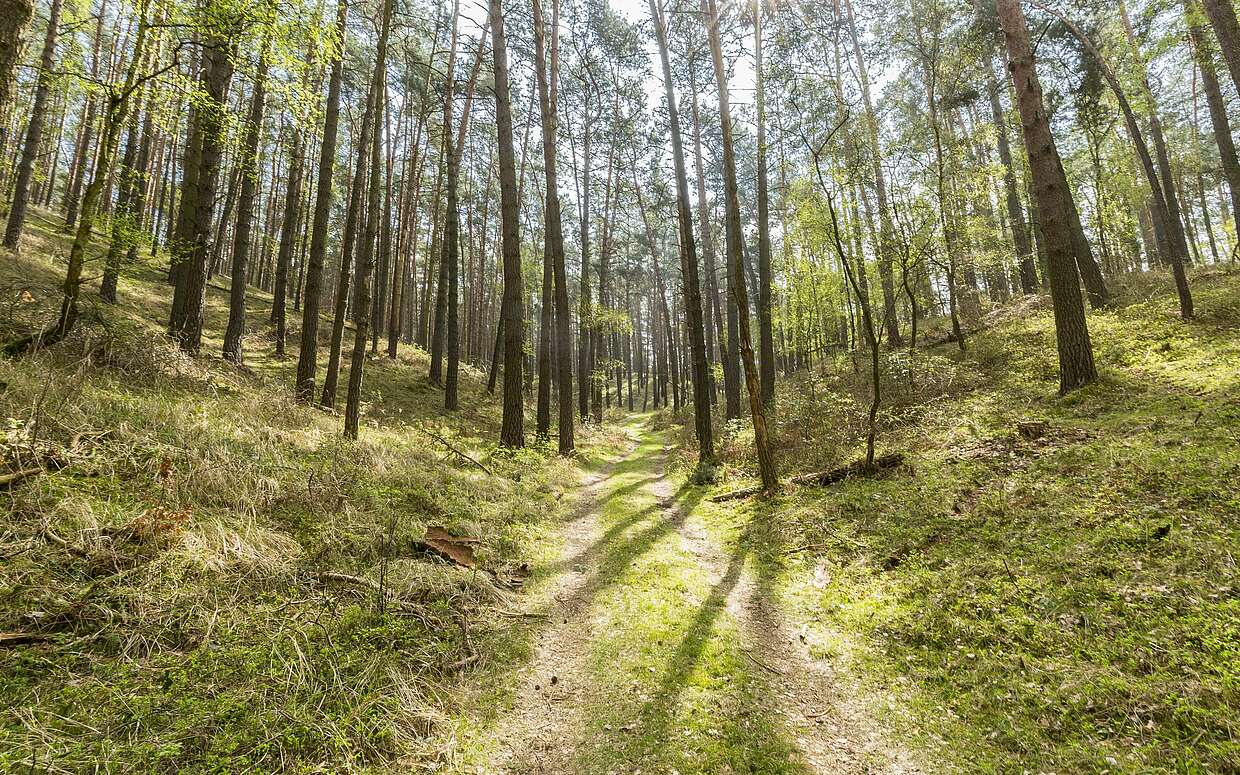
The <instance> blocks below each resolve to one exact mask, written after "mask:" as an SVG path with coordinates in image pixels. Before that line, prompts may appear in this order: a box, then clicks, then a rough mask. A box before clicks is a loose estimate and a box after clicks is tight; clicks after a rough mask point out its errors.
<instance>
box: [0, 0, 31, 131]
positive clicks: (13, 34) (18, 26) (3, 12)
mask: <svg viewBox="0 0 1240 775" xmlns="http://www.w3.org/2000/svg"><path fill="white" fill-rule="evenodd" d="M32 15H34V3H33V2H32V0H0V125H5V126H7V124H8V116H9V104H10V103H12V102H13V86H14V85H15V84H16V83H17V79H16V78H14V77H13V71H14V70H16V69H17V60H18V58H19V57H20V56H21V49H22V42H23V38H24V37H25V35H26V25H27V24H29V23H30V17H31V16H32ZM4 139H5V138H4V137H3V136H0V141H2V140H4ZM4 145H5V144H4V143H3V142H0V149H2V148H4Z"/></svg>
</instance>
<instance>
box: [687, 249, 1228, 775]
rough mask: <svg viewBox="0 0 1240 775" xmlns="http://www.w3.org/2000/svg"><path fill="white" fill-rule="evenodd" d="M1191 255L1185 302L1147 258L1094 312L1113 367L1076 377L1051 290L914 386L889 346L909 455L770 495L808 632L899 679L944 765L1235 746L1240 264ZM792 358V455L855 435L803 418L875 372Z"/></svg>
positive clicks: (787, 585)
mask: <svg viewBox="0 0 1240 775" xmlns="http://www.w3.org/2000/svg"><path fill="white" fill-rule="evenodd" d="M1156 279H1157V278H1155V280H1154V281H1156ZM1193 279H1194V293H1195V300H1196V302H1197V305H1198V309H1199V311H1200V312H1199V317H1198V319H1197V320H1196V321H1193V322H1191V323H1184V322H1182V321H1180V320H1178V319H1177V318H1176V317H1175V314H1174V313H1175V299H1174V296H1173V295H1171V294H1168V293H1166V292H1165V291H1155V290H1152V286H1150V285H1149V283H1151V282H1154V281H1151V280H1148V279H1145V280H1142V279H1140V278H1136V279H1133V280H1130V281H1129V282H1130V283H1131V284H1132V287H1127V288H1124V289H1123V298H1124V299H1125V301H1124V302H1123V303H1122V305H1121V306H1119V307H1117V308H1116V309H1114V310H1110V311H1105V312H1095V313H1091V314H1090V317H1089V324H1090V330H1091V333H1092V334H1093V339H1094V346H1095V352H1096V356H1097V359H1098V363H1099V368H1100V371H1101V378H1100V379H1099V381H1098V382H1097V383H1096V384H1095V385H1092V386H1090V387H1088V388H1086V389H1084V390H1080V391H1077V392H1075V393H1072V394H1070V395H1068V396H1066V397H1063V398H1060V397H1058V396H1057V395H1056V372H1055V368H1056V365H1055V360H1054V350H1053V342H1054V339H1053V328H1052V321H1051V320H1050V315H1049V313H1048V312H1047V311H1044V310H1037V309H1032V310H1030V311H1028V312H1026V313H1025V314H1021V315H1016V316H1013V317H1012V318H1011V319H1009V320H1007V321H1006V322H1003V323H1001V324H999V325H996V326H994V327H992V328H990V329H989V330H987V331H985V332H984V333H982V334H980V335H978V336H976V337H974V338H973V339H972V340H971V341H970V349H969V352H968V353H966V354H964V355H960V354H959V353H957V352H955V351H954V350H953V347H954V346H952V347H944V348H939V349H938V350H936V351H933V352H931V353H926V354H919V356H918V358H917V360H916V361H915V362H914V368H915V369H916V382H917V385H918V387H917V389H916V390H915V391H910V390H908V389H907V387H903V388H902V387H900V386H899V385H898V384H896V383H897V381H898V380H899V379H901V378H903V376H906V375H904V372H905V371H906V369H907V365H908V362H907V359H906V358H904V357H903V356H901V357H892V358H890V359H889V363H888V371H889V374H890V375H891V382H892V384H891V386H890V387H889V390H888V392H889V394H890V395H892V396H893V403H892V404H889V405H888V407H887V410H886V412H885V415H884V429H883V432H882V434H881V436H880V445H881V447H882V448H883V449H891V450H902V451H904V452H906V453H907V454H908V456H909V465H908V466H907V467H906V468H904V469H902V470H899V471H897V472H895V473H892V474H889V475H886V476H882V477H880V478H876V479H860V480H853V481H849V482H846V483H844V484H841V485H837V486H835V487H832V488H829V489H826V490H817V489H807V488H801V489H797V490H795V491H790V492H787V493H785V494H783V495H782V496H780V497H778V498H775V499H772V500H770V501H766V502H762V503H760V504H758V505H756V508H757V509H758V517H757V518H758V519H759V520H760V521H761V522H762V523H763V524H764V525H766V530H765V532H764V535H763V538H762V542H761V544H760V545H759V546H757V547H756V549H755V551H756V552H757V553H758V554H759V555H760V557H761V561H762V562H764V563H766V564H768V565H769V566H771V568H772V573H773V575H774V577H775V588H776V589H777V590H778V592H779V595H780V596H781V598H782V600H783V604H784V606H785V607H786V608H787V609H788V610H789V611H790V612H791V613H792V615H793V616H794V617H795V618H797V619H799V620H801V621H803V622H805V623H806V624H807V626H808V628H809V629H810V631H811V632H812V642H813V643H814V647H815V650H816V652H817V653H818V654H819V655H820V656H821V657H822V658H824V659H827V660H831V661H832V662H833V663H835V664H838V665H840V666H844V667H847V668H848V669H849V670H850V672H852V673H853V674H854V675H855V676H857V677H858V678H859V680H863V681H864V682H866V683H867V684H868V685H869V686H870V687H871V688H872V689H874V690H876V691H877V690H885V689H894V690H896V691H897V692H898V694H899V696H900V698H901V700H900V703H901V706H902V707H901V709H900V710H899V711H897V712H895V713H892V714H889V715H890V716H891V721H892V723H895V724H897V725H899V726H901V727H902V728H904V729H905V730H906V731H907V733H908V734H909V735H910V736H911V737H912V738H913V739H916V740H919V741H920V744H921V745H922V746H924V747H926V748H929V749H931V750H932V752H933V754H932V755H933V756H934V757H935V759H936V760H937V761H939V762H941V763H942V765H943V767H944V769H955V770H956V771H961V772H996V773H998V772H1021V771H1028V772H1051V771H1058V772H1111V773H1121V772H1124V773H1154V772H1167V773H1171V772H1181V773H1206V772H1211V773H1228V772H1238V771H1240V765H1237V762H1240V710H1238V709H1240V571H1238V570H1237V567H1236V559H1235V558H1236V551H1237V547H1240V520H1238V517H1240V484H1238V482H1240V479H1238V477H1237V473H1240V444H1238V443H1237V442H1238V441H1240V304H1238V303H1237V301H1236V300H1237V299H1240V277H1237V276H1236V275H1234V274H1222V273H1204V272H1202V273H1198V274H1197V275H1196V276H1195V277H1194V278H1193ZM902 375H903V376H902ZM798 379H799V381H800V382H799V388H797V389H794V390H786V391H785V392H783V393H782V394H781V395H780V404H779V407H780V411H779V412H778V414H777V416H776V418H775V422H774V426H775V427H776V428H778V429H779V430H778V434H779V436H777V438H778V441H779V443H780V445H781V446H780V447H779V449H781V450H796V451H797V455H796V456H795V457H794V456H792V455H788V454H785V455H783V456H782V457H783V460H782V462H783V464H784V466H785V468H786V469H787V468H792V467H796V464H794V463H792V462H791V461H792V460H797V461H798V463H800V464H801V465H804V466H805V467H809V468H818V467H825V466H826V465H831V464H836V463H839V462H844V461H846V460H849V459H854V458H855V457H856V456H857V455H859V454H860V451H859V450H858V448H857V447H856V445H855V443H854V441H853V440H854V439H856V438H857V435H856V434H855V433H854V432H840V433H839V434H838V435H837V434H831V433H828V434H824V437H823V439H822V440H823V441H826V442H827V443H826V444H823V445H822V447H820V448H819V449H817V450H814V451H813V452H801V450H802V449H803V445H804V444H805V443H806V442H805V441H804V436H803V434H802V429H804V428H810V429H813V428H817V427H832V428H840V427H843V428H852V427H854V426H856V425H857V424H858V423H859V422H860V420H859V418H860V416H861V415H862V413H863V411H864V408H863V407H864V402H865V400H866V398H867V391H868V387H867V386H866V385H865V383H864V379H863V378H854V376H853V374H852V372H851V369H850V368H849V366H848V364H847V363H846V362H844V363H839V364H836V366H835V367H834V368H832V369H830V370H826V371H822V372H819V373H818V374H816V375H814V377H813V379H812V387H811V388H810V389H806V385H807V383H810V382H811V380H810V378H809V377H807V376H804V375H802V376H801V377H799V378H798ZM811 390H812V396H811V395H810V394H811ZM1029 419H1037V420H1043V421H1046V422H1047V423H1048V426H1049V431H1048V433H1047V434H1046V435H1045V437H1043V438H1039V439H1027V438H1025V437H1023V436H1022V435H1021V434H1020V433H1018V432H1017V430H1016V427H1015V426H1016V423H1017V422H1018V421H1021V420H1029ZM730 443H731V445H732V446H731V448H730V449H731V456H730V457H729V460H728V462H729V463H730V471H731V474H732V475H733V476H734V477H736V476H739V477H740V478H741V479H742V480H743V479H745V477H746V476H752V473H751V472H750V470H749V468H748V465H747V464H746V460H747V459H748V458H747V454H746V453H747V452H748V444H749V442H748V441H747V440H746V439H745V437H744V434H743V433H741V432H736V433H734V434H733V435H732V437H731V442H730ZM687 459H688V457H687V455H686V460H687ZM802 461H804V462H802ZM790 472H791V471H786V473H790ZM733 486H736V485H735V484H728V485H725V487H726V488H730V487H733Z"/></svg>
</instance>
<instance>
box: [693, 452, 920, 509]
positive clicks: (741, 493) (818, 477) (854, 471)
mask: <svg viewBox="0 0 1240 775" xmlns="http://www.w3.org/2000/svg"><path fill="white" fill-rule="evenodd" d="M903 462H904V455H903V454H902V453H899V452H891V453H889V454H886V455H883V456H882V457H877V458H875V459H874V463H873V464H871V465H867V464H866V462H865V461H864V460H857V461H854V462H852V463H849V464H848V465H846V466H841V467H839V468H833V469H831V470H829V471H818V472H816V473H812V474H801V475H800V476H794V477H792V479H791V480H790V481H791V482H792V484H802V485H816V486H819V487H825V486H826V485H829V484H836V483H838V482H842V481H844V480H845V479H849V478H851V477H854V476H863V475H864V476H868V475H871V474H874V473H876V472H878V471H882V470H884V469H887V468H895V467H896V466H898V465H900V464H901V463H903ZM760 492H762V488H761V487H760V486H759V487H745V488H742V489H740V490H732V491H731V492H725V493H721V494H719V495H714V496H712V497H710V498H707V500H709V501H710V502H711V503H721V502H723V501H731V500H737V499H739V498H748V497H749V496H750V495H757V494H758V493H760Z"/></svg>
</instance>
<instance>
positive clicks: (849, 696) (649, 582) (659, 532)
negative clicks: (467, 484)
mask: <svg viewBox="0 0 1240 775" xmlns="http://www.w3.org/2000/svg"><path fill="white" fill-rule="evenodd" d="M624 429H625V432H626V434H627V436H628V438H629V443H628V445H627V449H626V450H624V451H623V452H621V453H620V454H618V455H616V456H614V457H613V458H611V459H609V460H607V461H605V462H604V463H603V464H602V465H601V466H600V467H598V468H597V469H596V470H594V471H593V472H592V473H590V474H589V475H588V478H587V479H586V483H585V489H584V492H583V494H582V495H581V500H580V504H579V506H578V508H577V509H576V510H575V511H574V512H572V513H571V515H570V517H569V518H568V519H567V520H566V521H565V522H564V524H563V525H562V526H561V528H560V530H561V538H562V549H561V552H560V554H559V556H558V557H553V558H551V559H550V561H549V563H548V564H546V565H545V566H542V567H539V568H537V569H536V570H535V572H534V576H535V577H537V578H540V579H541V583H540V584H539V586H538V588H537V591H536V592H535V593H534V594H533V595H531V596H530V597H529V599H528V605H527V609H526V611H525V615H526V617H528V619H529V621H530V622H532V624H531V625H530V626H531V629H532V636H533V638H534V641H535V643H536V645H535V647H534V649H533V654H532V658H530V659H529V660H528V661H526V662H524V663H521V664H519V665H515V666H509V667H508V668H506V669H505V668H501V669H499V670H497V671H495V672H493V674H492V675H491V676H490V680H489V681H486V682H484V683H482V684H481V687H480V686H479V685H477V684H474V685H473V686H467V687H466V688H465V689H464V690H463V695H464V696H463V697H462V699H461V706H460V710H459V711H458V714H459V715H458V720H457V725H456V727H455V728H454V734H455V736H456V738H457V739H456V745H455V748H454V750H452V751H451V756H450V759H451V764H450V766H449V767H448V770H449V771H465V772H503V773H583V774H585V773H612V772H625V773H628V772H648V773H672V772H681V773H688V772H699V773H749V772H759V773H771V774H772V775H774V774H775V773H862V772H873V773H919V772H923V771H924V770H923V769H921V768H920V767H919V766H918V765H917V764H916V759H915V757H914V756H912V755H911V754H910V753H909V752H908V751H907V750H905V749H904V748H903V747H902V746H901V745H899V744H898V742H897V741H896V740H895V739H894V738H893V736H892V735H891V734H890V733H889V732H888V731H887V730H886V728H885V726H884V725H883V724H882V723H881V722H880V721H879V720H877V719H876V718H875V717H874V713H873V708H874V707H876V698H875V697H873V696H869V695H863V694H862V693H861V692H860V690H859V687H858V685H857V683H856V682H855V681H854V680H852V678H851V677H850V676H849V675H847V674H846V673H843V672H838V671H837V670H836V669H835V667H834V666H833V665H832V663H831V662H830V661H829V660H822V659H818V658H815V657H814V656H812V654H811V648H810V644H809V642H808V636H807V635H806V634H805V631H804V630H803V629H801V628H799V625H798V624H797V623H795V622H793V621H790V620H789V619H788V618H787V617H786V615H785V613H784V605H783V602H782V601H781V600H780V599H779V593H778V591H777V590H776V589H774V588H773V587H772V584H771V582H772V579H771V578H770V576H769V574H768V571H769V570H770V568H769V566H768V565H767V564H765V563H764V561H763V555H764V553H765V552H766V551H767V550H768V549H770V547H769V546H767V545H766V539H767V538H768V536H767V535H766V534H765V533H764V531H763V530H762V527H761V525H757V524H752V523H751V522H750V521H749V520H748V519H746V518H745V516H744V515H743V514H737V513H735V512H733V511H730V510H728V509H722V508H718V507H715V506H713V505H712V504H709V503H707V502H706V501H704V500H703V495H704V494H705V493H706V490H705V489H704V488H702V487H695V486H692V485H690V484H688V483H687V482H686V481H685V478H684V476H683V474H677V473H675V472H671V471H669V470H668V463H669V462H670V459H671V453H672V451H673V448H672V446H671V445H670V443H669V439H668V433H667V432H666V431H661V430H657V429H656V428H654V427H652V419H651V417H650V416H638V417H635V418H632V419H630V420H628V421H627V423H626V424H625V426H624Z"/></svg>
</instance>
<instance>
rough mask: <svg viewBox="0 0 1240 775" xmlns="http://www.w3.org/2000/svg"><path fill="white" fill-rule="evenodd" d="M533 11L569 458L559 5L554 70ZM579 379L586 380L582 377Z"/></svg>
mask: <svg viewBox="0 0 1240 775" xmlns="http://www.w3.org/2000/svg"><path fill="white" fill-rule="evenodd" d="M531 5H532V8H533V12H534V75H535V80H536V81H537V83H538V108H539V112H540V114H541V117H542V121H541V125H542V148H543V179H544V181H545V183H546V194H545V200H544V201H545V206H544V209H543V212H544V218H545V225H544V229H543V250H544V251H545V253H546V255H547V256H548V257H549V260H550V262H551V273H552V279H553V281H554V285H555V289H554V294H553V295H554V297H555V310H554V318H555V342H554V348H555V361H556V364H555V370H556V388H557V391H558V394H559V395H558V398H559V428H558V433H559V451H560V454H561V455H568V454H571V453H572V451H573V449H574V448H575V445H574V440H573V423H574V419H573V354H572V352H573V343H572V334H571V331H570V329H569V322H570V320H569V316H570V313H569V307H568V273H567V271H566V270H565V267H564V232H563V224H562V221H561V216H560V195H559V178H558V175H557V167H556V148H555V146H556V137H557V126H558V123H559V120H558V115H557V111H558V109H559V108H558V99H557V94H558V90H559V81H560V53H559V52H560V44H559V20H560V2H559V0H552V11H551V46H550V49H551V52H550V53H551V57H550V72H549V73H548V62H547V55H546V49H547V45H546V31H545V21H544V19H543V11H542V4H541V2H540V0H531ZM578 376H579V377H582V378H583V379H584V377H583V376H582V375H578Z"/></svg>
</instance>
